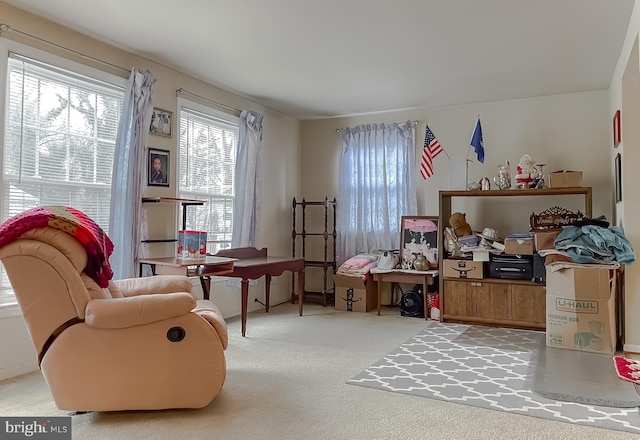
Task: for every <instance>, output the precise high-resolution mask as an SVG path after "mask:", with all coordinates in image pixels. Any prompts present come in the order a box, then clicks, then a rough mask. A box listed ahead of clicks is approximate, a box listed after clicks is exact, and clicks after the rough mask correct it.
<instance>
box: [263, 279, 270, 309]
mask: <svg viewBox="0 0 640 440" xmlns="http://www.w3.org/2000/svg"><path fill="white" fill-rule="evenodd" d="M270 292H271V275H270V274H266V275H265V277H264V302H265V304H264V310H265V312H266V313H269V293H270Z"/></svg>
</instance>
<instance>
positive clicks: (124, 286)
mask: <svg viewBox="0 0 640 440" xmlns="http://www.w3.org/2000/svg"><path fill="white" fill-rule="evenodd" d="M113 283H114V284H115V285H116V286H117V287H118V289H119V290H120V293H122V296H124V297H129V296H136V295H150V294H154V293H172V292H191V289H192V287H193V286H192V284H191V280H190V279H189V278H188V277H186V276H182V275H157V276H153V277H143V278H129V279H125V280H116V281H114V282H113Z"/></svg>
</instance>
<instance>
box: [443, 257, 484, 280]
mask: <svg viewBox="0 0 640 440" xmlns="http://www.w3.org/2000/svg"><path fill="white" fill-rule="evenodd" d="M483 266H484V264H483V262H482V261H470V260H444V262H443V264H442V267H443V272H444V276H445V278H470V279H474V280H481V279H482V278H483V273H482V272H483V271H482V269H483Z"/></svg>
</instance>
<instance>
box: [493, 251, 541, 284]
mask: <svg viewBox="0 0 640 440" xmlns="http://www.w3.org/2000/svg"><path fill="white" fill-rule="evenodd" d="M489 278H501V279H510V280H531V279H533V256H532V255H498V256H495V257H493V258H492V259H491V261H489Z"/></svg>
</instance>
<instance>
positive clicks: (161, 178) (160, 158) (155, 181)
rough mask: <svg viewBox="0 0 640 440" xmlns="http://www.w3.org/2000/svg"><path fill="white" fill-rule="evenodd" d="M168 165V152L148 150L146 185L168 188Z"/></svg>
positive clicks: (155, 149) (154, 149)
mask: <svg viewBox="0 0 640 440" xmlns="http://www.w3.org/2000/svg"><path fill="white" fill-rule="evenodd" d="M169 165H170V163H169V151H167V150H158V149H157V148H149V154H148V169H149V171H148V181H147V185H149V186H169Z"/></svg>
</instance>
